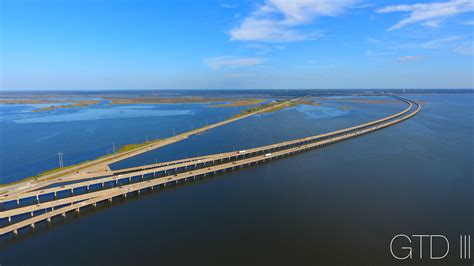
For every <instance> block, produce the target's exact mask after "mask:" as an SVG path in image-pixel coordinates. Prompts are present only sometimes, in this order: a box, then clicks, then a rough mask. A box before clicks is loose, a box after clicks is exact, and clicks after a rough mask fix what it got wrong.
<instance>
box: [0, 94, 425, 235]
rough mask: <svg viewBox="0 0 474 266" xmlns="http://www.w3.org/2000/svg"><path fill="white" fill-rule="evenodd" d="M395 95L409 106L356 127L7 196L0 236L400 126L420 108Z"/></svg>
mask: <svg viewBox="0 0 474 266" xmlns="http://www.w3.org/2000/svg"><path fill="white" fill-rule="evenodd" d="M394 97H395V98H396V99H398V100H400V101H403V102H404V103H406V105H407V107H406V108H405V109H404V110H402V111H401V112H399V113H396V114H393V115H390V116H387V117H384V118H381V119H378V120H374V121H371V122H368V123H364V124H360V125H357V126H353V127H349V128H345V129H341V130H336V131H333V132H329V133H325V134H319V135H315V136H310V137H305V138H300V139H295V140H290V141H285V142H281V143H277V144H273V145H266V146H261V147H257V148H252V149H248V150H245V151H232V152H226V153H220V154H212V155H207V156H200V157H195V158H188V159H184V160H176V161H171V162H165V163H160V164H153V165H146V166H140V167H133V168H128V169H121V170H118V171H113V172H112V173H111V174H110V175H107V176H97V177H94V178H92V179H90V178H83V179H76V180H74V181H75V182H74V183H70V184H65V185H59V186H54V187H47V188H45V187H43V188H42V189H39V190H38V189H36V190H29V191H23V192H21V193H13V194H6V195H3V196H2V198H1V199H0V204H3V205H4V206H7V205H13V207H11V208H4V210H3V211H1V212H0V220H3V221H6V224H7V225H6V226H4V227H2V228H0V235H4V234H8V233H13V234H17V233H18V230H19V229H20V228H25V227H33V228H34V227H35V225H36V224H37V223H38V222H43V221H47V222H51V219H52V218H53V217H57V216H66V214H67V213H68V212H70V211H76V212H79V211H80V209H81V208H84V207H87V206H95V205H96V204H97V203H99V202H102V201H113V199H114V198H117V197H127V195H129V194H130V193H140V192H141V191H143V190H145V189H151V190H153V189H155V188H157V187H163V186H166V185H169V184H173V183H178V182H185V181H190V180H194V179H196V178H202V177H204V176H206V175H212V174H218V173H222V172H227V171H231V170H233V169H236V168H241V167H248V166H251V165H255V164H259V163H263V162H267V161H271V160H275V159H279V158H283V157H287V156H291V155H294V154H297V153H300V152H303V151H308V150H311V149H316V148H320V147H324V146H327V145H330V144H334V143H337V142H340V141H344V140H347V139H351V138H354V137H358V136H361V135H364V134H368V133H371V132H374V131H377V130H380V129H383V128H386V127H389V126H392V125H395V124H397V123H400V122H402V121H404V120H406V119H409V118H411V117H413V116H414V115H416V114H417V113H418V112H419V111H420V110H421V105H420V104H418V103H417V102H414V101H411V100H408V99H404V98H401V97H397V96H394ZM64 181H65V180H62V182H64ZM69 181H70V180H69Z"/></svg>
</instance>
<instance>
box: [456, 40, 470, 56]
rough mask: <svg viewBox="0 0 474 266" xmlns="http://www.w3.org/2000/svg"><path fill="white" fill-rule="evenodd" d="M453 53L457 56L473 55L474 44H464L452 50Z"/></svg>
mask: <svg viewBox="0 0 474 266" xmlns="http://www.w3.org/2000/svg"><path fill="white" fill-rule="evenodd" d="M454 52H455V53H456V54H459V55H468V56H472V55H474V44H473V43H472V42H466V43H463V44H461V45H459V46H458V47H456V48H454Z"/></svg>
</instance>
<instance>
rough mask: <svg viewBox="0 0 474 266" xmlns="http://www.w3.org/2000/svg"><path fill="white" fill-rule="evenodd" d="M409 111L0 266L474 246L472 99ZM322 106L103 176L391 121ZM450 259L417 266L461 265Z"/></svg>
mask: <svg viewBox="0 0 474 266" xmlns="http://www.w3.org/2000/svg"><path fill="white" fill-rule="evenodd" d="M410 98H412V99H417V100H422V101H423V110H422V112H421V113H420V114H419V115H417V116H415V117H414V118H412V119H410V120H408V121H405V122H403V123H401V124H398V125H395V126H393V127H390V128H387V129H384V130H382V131H378V132H375V133H372V134H369V135H365V136H362V137H358V138H356V139H352V140H349V141H345V142H342V143H339V144H335V145H331V146H328V147H325V148H322V149H318V150H314V151H310V152H306V153H303V154H300V155H297V156H293V157H289V158H286V159H282V160H277V161H273V162H271V163H267V164H262V165H259V166H256V167H251V168H245V169H243V170H240V171H236V172H231V173H227V174H225V175H219V176H215V177H213V178H209V179H205V180H202V181H196V182H193V183H189V184H184V185H178V186H175V187H171V188H169V189H165V190H161V191H158V192H155V193H148V194H146V195H144V196H140V197H136V198H132V199H128V200H124V201H121V202H117V203H114V204H113V205H112V206H108V207H107V206H106V205H104V206H102V207H101V208H98V209H97V210H95V211H94V210H90V211H85V212H81V214H80V216H79V217H72V215H71V216H70V217H68V218H67V219H66V220H65V221H63V222H59V223H55V224H54V225H53V226H52V227H51V228H47V227H46V226H42V227H40V228H38V229H37V231H36V232H35V233H34V234H31V235H23V236H21V237H19V238H18V239H16V240H10V241H4V242H2V244H1V245H0V264H2V265H15V264H21V265H24V264H46V263H47V264H49V265H64V264H78V265H79V264H80V265H84V264H86V265H90V264H114V265H133V264H139V263H147V264H151V263H154V264H165V265H175V264H181V265H189V264H198V265H202V264H204V265H209V264H213V265H216V264H217V265H224V264H237V265H242V264H245V265H249V264H250V265H262V264H265V265H282V264H283V265H315V264H322V265H334V264H337V265H401V264H400V262H399V261H395V260H394V259H393V258H392V257H391V255H390V251H389V243H390V240H391V239H392V237H393V236H394V235H396V234H399V233H404V234H408V235H410V234H443V235H445V236H447V237H448V238H449V239H453V240H452V241H453V243H457V242H456V241H457V236H458V235H459V234H471V235H473V234H474V230H473V224H474V223H473V222H474V215H473V210H474V208H473V207H474V206H473V202H474V196H473V195H474V193H473V192H474V180H473V165H474V164H473V163H474V154H473V151H474V141H473V138H472V136H473V133H474V132H473V130H474V129H473V121H474V110H473V106H474V104H473V103H474V97H473V95H412V96H410ZM337 105H350V107H351V108H350V109H347V108H337ZM322 107H324V108H321V109H319V110H320V111H318V107H314V108H311V107H298V108H294V109H290V110H283V111H279V112H275V113H272V114H266V115H259V116H255V117H252V118H249V119H245V120H241V121H239V122H236V123H232V124H229V125H226V126H224V127H221V128H217V129H215V130H212V131H210V132H207V133H205V134H202V135H199V136H196V137H193V138H192V139H189V140H186V141H183V142H180V143H175V144H173V145H170V146H168V147H166V148H164V149H161V150H159V151H153V152H149V153H147V154H143V155H141V156H140V157H137V158H133V159H130V160H127V161H124V162H121V163H118V164H116V165H114V167H115V168H119V167H126V166H132V165H139V164H144V163H150V162H154V161H155V160H156V159H158V160H168V159H174V158H180V157H183V156H193V155H195V153H202V154H207V153H213V152H219V150H220V149H222V150H223V151H226V150H231V149H241V148H246V147H252V146H254V145H262V144H268V143H272V142H273V141H275V142H277V141H282V140H286V139H292V138H295V137H302V136H308V135H312V134H316V133H321V132H327V131H329V130H332V129H337V128H342V127H346V126H351V125H354V124H358V123H360V122H364V121H369V120H373V119H376V118H379V117H382V116H385V115H387V114H391V113H394V112H398V111H399V110H401V109H403V108H404V106H403V105H400V104H396V103H393V104H364V103H350V104H348V103H337V102H334V103H330V102H329V101H328V102H327V103H326V104H324V105H323V106H322ZM191 109H192V108H190V110H191ZM223 110H224V109H223ZM222 112H227V111H222ZM179 117H181V116H173V117H169V118H168V119H169V120H168V122H169V123H173V122H172V121H176V120H177V119H178V118H179ZM100 121H102V122H104V121H107V120H106V119H105V120H104V119H102V120H100ZM121 121H123V122H124V123H130V124H132V123H134V122H133V121H137V120H136V118H133V119H130V120H127V119H123V120H121ZM185 121H190V120H185ZM195 121H196V120H195ZM89 122H90V120H89ZM141 122H142V123H144V120H141ZM176 123H177V122H176ZM110 124H113V123H110ZM116 124H118V123H116ZM121 125H122V126H123V124H121ZM137 125H138V122H137ZM142 125H143V124H142ZM45 126H47V125H45ZM84 128H86V125H84ZM118 128H120V125H117V129H118ZM157 128H158V127H157ZM157 128H154V129H153V130H157ZM129 130H130V131H132V132H131V133H130V136H132V135H134V134H133V133H134V132H133V129H131V128H130V129H129ZM153 130H152V131H153ZM71 131H72V132H73V131H74V130H71ZM112 131H113V130H111V131H110V132H112ZM101 134H102V131H100V132H97V131H96V132H93V133H91V136H97V137H100V136H99V135H101ZM3 145H5V144H3ZM2 148H3V147H2ZM104 148H105V147H104ZM453 245H454V244H453ZM457 256H458V254H455V253H454V252H453V254H452V256H449V257H448V258H447V259H445V260H443V261H440V262H439V263H433V261H424V262H425V264H426V265H463V264H460V261H459V259H458V257H457ZM408 264H409V265H418V264H420V261H413V262H412V263H411V264H410V263H408ZM421 264H423V263H421ZM471 264H472V263H471ZM471 264H466V265H471Z"/></svg>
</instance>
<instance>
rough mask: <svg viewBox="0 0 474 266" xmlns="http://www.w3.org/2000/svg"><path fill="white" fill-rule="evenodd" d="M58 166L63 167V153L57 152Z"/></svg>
mask: <svg viewBox="0 0 474 266" xmlns="http://www.w3.org/2000/svg"><path fill="white" fill-rule="evenodd" d="M58 160H59V168H64V160H63V153H62V152H58Z"/></svg>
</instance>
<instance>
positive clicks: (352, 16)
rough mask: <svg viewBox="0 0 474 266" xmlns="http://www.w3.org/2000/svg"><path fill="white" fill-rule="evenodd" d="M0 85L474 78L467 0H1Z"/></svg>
mask: <svg viewBox="0 0 474 266" xmlns="http://www.w3.org/2000/svg"><path fill="white" fill-rule="evenodd" d="M0 5H1V8H0V12H1V14H0V30H1V35H0V38H1V39H0V71H1V72H0V74H1V76H0V79H1V80H0V82H1V83H0V85H1V89H2V90H41V89H44V90H46V89H193V88H196V89H297V88H473V87H474V84H473V76H474V61H473V60H474V58H473V52H474V51H473V50H474V48H473V30H474V16H473V14H474V13H473V11H474V4H473V3H472V1H470V0H438V1H422V0H413V1H404V0H386V1H368V0H367V1H363V0H359V1H358V0H339V1H337V0H266V1H250V0H240V1H235V0H185V1H179V0H173V1H172V0H162V1H158V0H156V1H151V0H150V1H145V0H135V1H131V0H130V1H125V0H116V1H112V0H109V1H107V0H97V1H93V0H82V1H79V0H69V1H68V0H55V1H52V0H41V1H40V0H2V1H0Z"/></svg>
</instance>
